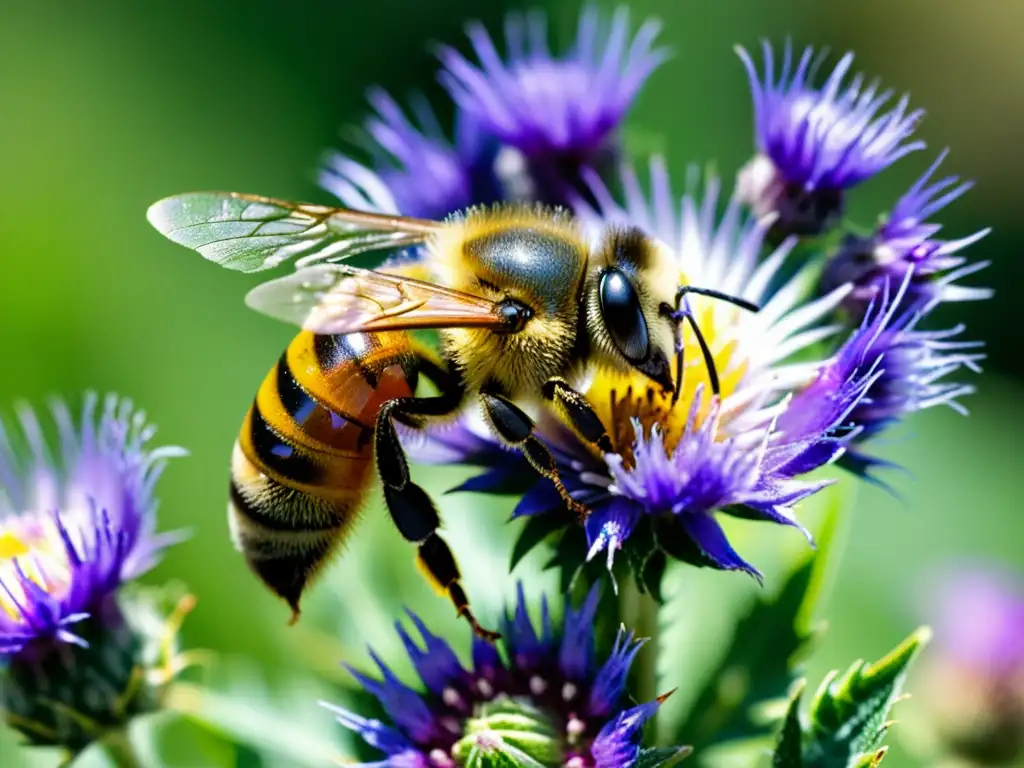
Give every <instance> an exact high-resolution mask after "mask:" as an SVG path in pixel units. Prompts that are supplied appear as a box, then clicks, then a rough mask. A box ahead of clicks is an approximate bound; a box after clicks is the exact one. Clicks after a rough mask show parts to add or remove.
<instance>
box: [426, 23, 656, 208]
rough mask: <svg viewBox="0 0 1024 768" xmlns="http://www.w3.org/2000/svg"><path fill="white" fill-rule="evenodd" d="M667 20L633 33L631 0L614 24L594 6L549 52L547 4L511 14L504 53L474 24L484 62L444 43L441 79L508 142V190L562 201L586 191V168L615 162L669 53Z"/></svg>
mask: <svg viewBox="0 0 1024 768" xmlns="http://www.w3.org/2000/svg"><path fill="white" fill-rule="evenodd" d="M659 28H660V25H659V24H658V23H657V22H655V21H653V20H652V21H648V22H646V23H645V24H644V25H643V26H642V27H641V28H640V30H639V31H638V32H637V33H636V35H635V36H634V37H633V38H632V40H631V39H630V35H629V12H628V10H627V9H626V7H625V6H622V7H620V8H619V9H618V10H617V11H616V13H615V15H614V16H613V17H612V19H611V22H610V24H608V25H605V24H604V23H602V20H601V18H600V14H599V13H598V10H597V8H596V7H594V6H588V7H586V8H585V9H584V10H583V11H582V13H581V14H580V20H579V28H578V31H577V35H576V41H575V43H574V44H573V45H572V47H571V48H570V49H569V50H568V51H567V52H566V53H564V54H563V55H561V56H554V55H552V54H551V52H550V50H549V47H548V41H547V37H548V35H547V21H546V19H545V17H544V15H543V13H540V12H536V13H532V14H530V15H528V16H526V17H525V18H524V17H523V16H521V15H518V14H510V15H509V16H508V17H507V18H506V23H505V43H506V57H505V58H504V59H503V58H502V56H501V55H500V54H499V53H498V51H497V49H496V47H495V44H494V42H493V41H492V39H491V37H490V36H489V35H488V33H487V31H486V30H485V29H484V28H483V26H482V25H480V24H478V23H477V24H471V25H470V26H469V29H468V34H469V38H470V42H471V43H472V46H473V50H474V52H475V53H476V57H477V60H478V63H473V62H471V61H470V60H469V59H467V58H466V57H465V56H463V55H462V54H461V53H459V52H457V51H455V50H454V49H452V48H450V47H445V48H443V49H442V51H441V54H440V56H441V61H442V63H443V65H444V70H443V71H442V73H441V76H440V79H441V83H442V84H443V85H444V87H445V88H447V89H448V92H449V93H450V94H451V96H452V98H453V99H454V100H455V102H456V104H457V105H458V107H459V108H460V110H461V111H462V112H463V113H464V114H466V115H468V116H469V117H470V118H472V119H473V120H474V121H475V122H476V123H477V124H478V125H479V126H480V128H481V130H482V131H483V132H484V133H485V134H487V135H489V136H493V137H494V138H495V139H496V140H497V141H498V142H499V143H500V145H501V146H502V149H501V150H500V152H499V154H498V158H497V165H496V169H497V173H498V176H499V177H500V178H501V179H502V181H503V183H504V185H505V189H506V197H507V198H509V199H529V200H539V201H541V202H546V203H551V204H562V203H564V202H565V201H566V200H567V195H568V194H569V193H570V192H571V191H572V190H579V189H580V184H579V180H580V172H581V170H582V169H584V168H598V169H601V168H604V167H607V166H608V165H609V160H613V159H614V158H615V155H616V151H617V143H616V139H617V136H616V134H617V130H618V128H619V126H620V125H621V123H622V120H623V118H624V116H625V114H626V112H627V111H628V110H629V107H630V105H631V104H632V103H633V100H634V98H635V97H636V95H637V93H638V92H639V90H640V88H641V87H642V86H643V83H644V81H645V80H646V79H647V77H648V76H649V75H650V74H651V72H653V71H654V70H655V69H656V68H657V67H658V66H659V65H660V64H661V63H662V62H663V61H664V60H665V58H666V57H667V51H666V50H665V49H663V48H654V47H652V46H653V43H654V39H655V37H656V36H657V34H658V31H659Z"/></svg>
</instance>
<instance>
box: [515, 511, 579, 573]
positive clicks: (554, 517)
mask: <svg viewBox="0 0 1024 768" xmlns="http://www.w3.org/2000/svg"><path fill="white" fill-rule="evenodd" d="M565 525H566V520H565V515H564V514H562V513H561V512H557V511H556V512H544V513H540V514H536V515H531V516H530V517H529V518H528V519H527V521H526V525H524V526H523V528H522V530H521V531H520V532H519V536H518V537H517V538H516V543H515V546H514V547H513V548H512V558H511V560H510V561H509V565H508V570H509V572H511V571H513V570H515V567H516V566H517V565H518V564H519V561H520V560H522V559H523V558H524V557H526V556H527V555H528V554H529V553H530V552H531V550H533V548H534V547H536V546H537V545H538V544H540V543H541V542H542V541H544V539H546V538H547V537H548V536H550V535H551V534H552V533H554V532H555V531H557V530H558V529H559V528H562V527H563V526H565Z"/></svg>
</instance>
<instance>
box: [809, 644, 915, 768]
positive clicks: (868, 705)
mask: <svg viewBox="0 0 1024 768" xmlns="http://www.w3.org/2000/svg"><path fill="white" fill-rule="evenodd" d="M930 636H931V633H930V631H929V630H928V629H927V628H922V629H919V630H917V631H916V632H915V633H914V634H912V635H911V636H910V637H908V638H907V639H906V640H904V641H903V642H902V643H901V644H900V645H899V646H897V648H896V649H895V650H894V651H893V652H892V653H890V654H889V655H888V656H886V657H885V658H884V659H881V660H880V661H877V662H875V663H874V664H866V663H864V662H862V661H861V662H857V663H855V664H854V665H853V666H851V667H850V669H849V670H847V672H846V674H845V675H843V676H842V677H840V678H838V679H836V678H835V677H834V676H830V677H827V678H826V679H825V681H824V682H823V683H822V685H821V688H819V689H818V693H817V695H816V696H815V699H814V703H813V704H812V705H811V711H810V716H809V726H808V733H807V735H806V737H805V747H804V764H805V765H806V766H807V768H832V767H833V766H849V765H858V764H860V763H859V762H858V761H860V760H861V759H862V758H863V757H864V755H866V754H870V753H876V752H877V750H878V748H879V747H880V746H881V742H882V738H883V737H884V736H885V731H886V730H887V729H888V717H889V710H890V709H892V705H893V703H894V702H895V700H896V697H897V696H898V695H899V692H900V688H901V687H902V685H903V681H904V679H905V678H906V674H907V668H908V666H909V665H910V662H911V661H913V659H914V657H915V656H917V654H918V652H919V651H920V649H921V648H922V647H923V646H924V644H925V643H926V642H928V638H929V637H930ZM878 759H880V758H878ZM869 764H870V763H869ZM876 764H877V761H876Z"/></svg>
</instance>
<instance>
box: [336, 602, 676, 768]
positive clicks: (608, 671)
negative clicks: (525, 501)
mask: <svg viewBox="0 0 1024 768" xmlns="http://www.w3.org/2000/svg"><path fill="white" fill-rule="evenodd" d="M598 598H599V592H598V589H597V588H596V587H595V588H593V589H592V590H591V591H590V593H589V595H588V596H587V598H586V600H585V601H584V603H583V604H582V605H581V606H580V608H579V609H573V608H572V607H571V606H568V607H566V611H565V616H564V618H563V620H562V622H561V626H560V627H558V628H557V629H556V628H555V626H554V624H553V622H552V620H551V617H550V615H549V612H548V605H547V601H546V600H545V601H544V602H542V604H541V617H540V618H541V621H540V628H539V631H538V628H537V627H536V626H535V625H534V623H533V622H532V621H531V619H530V616H529V614H528V612H527V609H526V600H525V598H524V596H523V591H522V588H521V587H520V589H519V592H518V599H517V602H516V605H515V610H514V613H513V615H511V616H506V618H505V622H504V640H503V645H504V650H505V653H504V654H500V653H499V652H498V650H497V649H496V648H495V647H494V646H493V645H490V644H489V643H487V642H486V641H483V640H480V639H479V638H474V639H473V653H472V664H471V666H469V667H468V668H467V667H464V666H463V664H462V663H461V662H460V661H459V659H458V657H457V656H456V655H455V653H454V651H452V649H451V647H450V646H449V645H448V644H447V643H446V642H445V641H444V640H442V639H441V638H440V637H438V636H437V635H434V634H432V633H431V632H430V631H429V630H428V629H427V628H426V626H424V624H423V622H421V621H420V620H419V619H418V618H417V617H416V616H415V615H413V614H410V618H411V620H412V623H413V624H414V625H415V626H416V630H417V632H418V634H419V636H420V639H419V640H418V641H417V640H416V639H414V638H413V637H412V636H411V635H410V634H409V633H408V632H407V631H406V629H405V628H404V627H402V626H401V625H400V624H399V625H398V632H399V634H400V635H401V637H402V641H403V643H404V644H405V647H406V650H407V651H408V653H409V656H410V658H411V659H412V662H413V665H414V666H415V667H416V671H417V673H418V674H419V677H420V679H421V680H422V681H423V685H424V689H423V690H414V689H412V688H410V687H408V686H407V685H405V684H404V683H402V682H401V681H400V680H399V679H398V678H397V677H396V676H395V675H394V674H393V673H392V672H391V671H390V670H389V669H388V667H387V666H386V665H385V664H384V663H383V662H382V661H381V660H380V659H379V658H378V657H377V656H376V655H375V654H374V655H373V658H374V661H375V662H376V664H377V666H378V668H379V673H380V677H379V678H378V677H370V676H367V675H364V674H362V673H360V672H357V671H355V670H351V671H352V674H353V675H355V677H356V679H357V680H359V682H360V683H361V684H362V686H363V687H364V688H365V689H366V690H367V691H369V692H370V693H371V694H372V695H373V696H374V697H375V698H376V699H377V700H378V701H379V702H380V704H381V706H382V707H383V708H384V710H385V711H386V712H387V715H388V718H389V719H390V720H391V723H390V724H385V723H383V722H381V721H379V720H370V719H367V718H364V717H361V716H359V715H356V714H354V713H352V712H350V711H349V710H347V709H343V708H341V707H337V706H334V705H330V704H325V705H324V706H326V707H328V708H329V709H330V710H331V711H332V712H334V713H335V714H336V715H337V717H338V721H339V722H340V723H341V724H342V725H343V726H345V727H346V728H348V729H350V730H353V731H355V732H357V733H358V734H359V735H360V736H361V737H362V738H363V740H364V741H365V742H366V743H367V744H369V745H370V746H372V747H375V748H376V749H378V750H380V751H382V752H384V753H385V755H386V756H387V763H363V764H362V765H367V766H370V765H373V766H376V765H385V764H387V765H402V766H422V767H423V768H454V766H455V765H457V764H459V765H461V764H463V762H456V761H457V760H459V761H464V758H465V753H466V752H468V751H469V750H473V749H476V750H482V751H484V752H488V751H494V752H504V753H506V754H509V755H515V754H516V751H517V750H518V751H520V752H525V753H526V754H527V755H528V756H529V757H531V758H533V759H534V761H535V762H536V761H539V762H540V763H542V764H544V765H548V764H557V765H564V766H569V767H570V768H591V767H593V768H628V766H630V765H632V764H633V762H634V761H635V759H636V757H637V755H638V754H639V752H640V746H639V741H640V736H641V733H640V731H641V728H642V726H643V724H644V723H645V722H647V720H649V719H650V718H651V717H652V716H653V715H654V713H655V711H656V710H657V707H658V704H659V703H660V702H661V701H662V700H663V698H660V699H658V700H656V701H653V702H650V703H648V704H643V705H640V706H632V707H631V706H629V704H628V695H627V693H626V676H627V673H628V672H629V668H630V666H631V665H632V662H633V660H634V658H635V657H636V654H637V652H638V651H639V649H640V646H641V645H642V644H643V641H641V640H637V639H635V638H634V636H633V633H632V632H627V631H626V630H625V629H620V630H619V632H618V635H617V637H616V639H615V643H614V646H613V648H612V649H611V651H610V653H609V654H608V655H607V656H603V657H599V656H598V655H597V653H596V649H595V637H594V626H595V619H596V615H597V607H598ZM511 715H514V716H515V722H513V718H512V717H511ZM530 764H534V763H530Z"/></svg>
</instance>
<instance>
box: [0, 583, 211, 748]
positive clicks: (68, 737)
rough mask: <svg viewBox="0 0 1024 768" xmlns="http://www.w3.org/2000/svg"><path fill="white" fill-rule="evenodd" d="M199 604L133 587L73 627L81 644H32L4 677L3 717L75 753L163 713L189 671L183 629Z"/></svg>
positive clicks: (35, 738) (0, 693) (173, 592)
mask: <svg viewBox="0 0 1024 768" xmlns="http://www.w3.org/2000/svg"><path fill="white" fill-rule="evenodd" d="M193 602H194V600H193V598H192V596H191V595H187V594H186V595H182V594H181V590H180V589H179V588H163V589H156V588H151V587H141V586H138V585H129V586H126V587H124V588H122V590H121V591H120V593H119V594H117V595H108V596H107V597H106V598H105V599H104V600H103V601H102V602H101V603H100V604H99V605H97V606H95V607H94V608H93V610H92V611H91V612H90V613H89V614H87V615H83V616H82V617H81V618H80V619H79V620H78V621H76V622H75V623H74V625H73V630H74V636H75V639H76V641H75V642H59V641H55V640H51V639H37V640H34V641H32V642H31V643H29V644H27V645H26V646H25V647H24V648H23V649H22V650H21V651H20V652H19V653H18V654H17V655H15V656H13V657H11V658H10V660H9V661H8V663H7V666H6V669H5V670H3V672H2V673H0V712H2V714H3V717H4V719H5V720H6V721H7V723H8V724H9V725H10V726H11V727H12V728H14V729H15V730H17V731H19V732H20V733H21V734H22V735H23V736H25V738H26V739H27V741H28V743H29V744H32V745H34V746H60V747H64V748H65V749H67V750H68V751H69V752H70V753H71V754H72V755H75V754H77V753H79V752H81V751H82V750H83V749H85V748H86V747H87V746H88V745H89V744H91V743H92V742H94V741H100V740H103V739H104V738H106V736H107V735H108V734H112V733H119V732H121V731H123V729H124V728H125V727H127V725H128V723H129V722H130V721H131V720H132V719H134V718H135V717H138V716H141V715H145V714H148V713H151V712H155V711H157V710H159V709H161V708H162V706H163V701H164V697H165V695H166V693H167V691H168V689H169V687H170V684H171V683H172V682H173V680H174V678H175V677H176V675H177V674H178V672H180V671H181V669H182V668H183V667H184V666H185V664H184V660H185V659H186V658H187V657H185V656H182V655H181V654H180V653H179V645H178V630H179V629H180V627H181V623H182V621H183V619H184V617H185V615H186V614H187V613H188V612H189V610H191V607H192V605H193ZM172 606H173V607H172Z"/></svg>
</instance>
